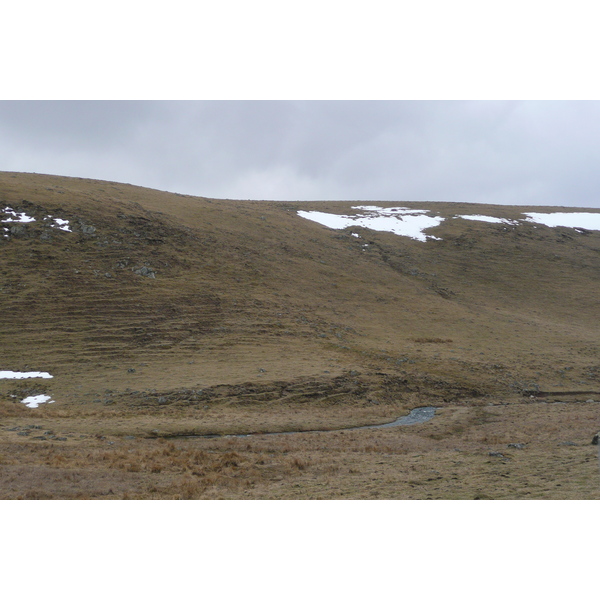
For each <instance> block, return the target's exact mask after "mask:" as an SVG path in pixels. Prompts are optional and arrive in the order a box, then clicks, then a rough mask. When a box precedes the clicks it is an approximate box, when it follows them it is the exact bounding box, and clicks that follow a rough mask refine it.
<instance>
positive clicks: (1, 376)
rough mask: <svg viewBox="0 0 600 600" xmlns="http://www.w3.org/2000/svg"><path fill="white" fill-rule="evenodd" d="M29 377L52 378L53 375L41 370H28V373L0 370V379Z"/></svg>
mask: <svg viewBox="0 0 600 600" xmlns="http://www.w3.org/2000/svg"><path fill="white" fill-rule="evenodd" d="M30 377H42V378H43V379H52V377H53V375H50V373H45V372H41V371H30V372H29V373H22V372H19V371H0V379H29V378H30Z"/></svg>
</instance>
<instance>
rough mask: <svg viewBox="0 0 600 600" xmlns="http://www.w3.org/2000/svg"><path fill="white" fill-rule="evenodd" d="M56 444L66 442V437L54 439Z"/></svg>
mask: <svg viewBox="0 0 600 600" xmlns="http://www.w3.org/2000/svg"><path fill="white" fill-rule="evenodd" d="M54 439H55V440H56V441H57V442H66V441H67V438H66V437H55V438H54Z"/></svg>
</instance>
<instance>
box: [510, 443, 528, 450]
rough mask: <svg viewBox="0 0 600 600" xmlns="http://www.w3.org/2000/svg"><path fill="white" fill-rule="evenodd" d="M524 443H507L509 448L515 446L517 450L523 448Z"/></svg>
mask: <svg viewBox="0 0 600 600" xmlns="http://www.w3.org/2000/svg"><path fill="white" fill-rule="evenodd" d="M525 446H526V444H508V447H509V448H517V449H519V450H522V449H523V448H525Z"/></svg>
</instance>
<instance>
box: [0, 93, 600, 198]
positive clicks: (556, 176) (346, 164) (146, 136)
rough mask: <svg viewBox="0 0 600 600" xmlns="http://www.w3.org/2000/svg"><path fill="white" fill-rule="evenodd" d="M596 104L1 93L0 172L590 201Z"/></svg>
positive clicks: (330, 191)
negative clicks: (29, 97)
mask: <svg viewBox="0 0 600 600" xmlns="http://www.w3.org/2000/svg"><path fill="white" fill-rule="evenodd" d="M599 117H600V104H599V103H597V102H549V101H541V102H529V101H527V102H489V101H471V102H455V101H451V102H441V101H424V102H417V101H398V102H389V101H385V102H359V101H339V102H337V101H314V102H291V101H283V102H278V101H245V102H242V101H225V102H219V101H206V102H189V101H182V102H176V101H168V102H154V101H139V102H137V101H136V102H125V101H117V102H89V101H88V102H47V101H29V102H0V169H2V170H16V171H30V172H31V171H36V172H49V173H55V174H60V175H72V176H81V177H92V178H98V179H109V180H115V181H123V182H127V183H134V184H137V185H145V186H148V187H156V188H159V189H165V190H169V191H175V192H182V193H190V194H196V195H204V196H214V197H222V198H224V197H229V198H256V199H281V200H313V199H314V200H369V201H378V200H380V201H381V200H393V201H399V202H401V201H409V200H438V201H466V202H490V203H504V204H548V205H564V206H583V207H585V206H587V207H595V206H600V198H598V196H597V193H596V190H597V189H598V187H599V184H600V174H599V173H598V169H597V167H596V165H597V164H598V158H599V154H600V141H599V140H600V136H599V135H598V134H600V119H599Z"/></svg>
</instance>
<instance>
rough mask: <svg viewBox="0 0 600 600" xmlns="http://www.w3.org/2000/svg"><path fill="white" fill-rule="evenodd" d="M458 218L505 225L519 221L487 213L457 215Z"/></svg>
mask: <svg viewBox="0 0 600 600" xmlns="http://www.w3.org/2000/svg"><path fill="white" fill-rule="evenodd" d="M455 218H457V219H468V220H469V221H485V222H486V223H504V224H505V225H515V224H517V223H518V221H512V220H511V219H499V218H498V217H487V216H485V215H456V217H455Z"/></svg>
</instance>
